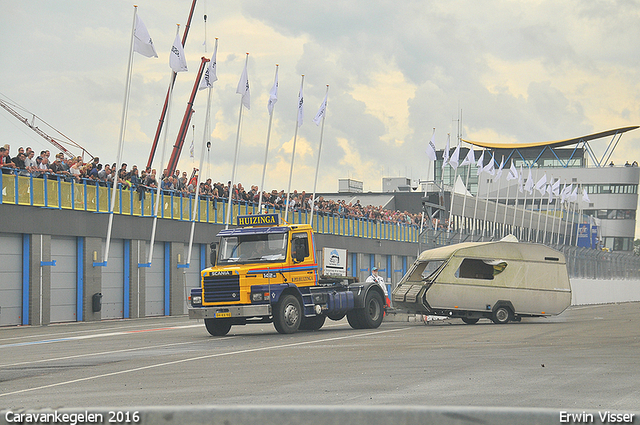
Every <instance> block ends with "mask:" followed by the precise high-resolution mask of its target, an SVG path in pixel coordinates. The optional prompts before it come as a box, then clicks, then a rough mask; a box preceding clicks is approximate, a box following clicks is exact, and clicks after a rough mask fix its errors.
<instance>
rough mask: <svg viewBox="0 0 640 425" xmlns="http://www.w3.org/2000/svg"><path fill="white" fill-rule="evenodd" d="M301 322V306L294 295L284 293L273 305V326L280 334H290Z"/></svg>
mask: <svg viewBox="0 0 640 425" xmlns="http://www.w3.org/2000/svg"><path fill="white" fill-rule="evenodd" d="M300 322H302V308H301V307H300V301H298V299H297V298H296V297H295V295H291V294H288V295H285V296H283V297H282V298H280V301H278V303H277V304H276V306H275V311H274V312H273V326H275V328H276V330H277V331H278V332H279V333H281V334H292V333H294V332H296V331H297V330H298V328H299V327H300Z"/></svg>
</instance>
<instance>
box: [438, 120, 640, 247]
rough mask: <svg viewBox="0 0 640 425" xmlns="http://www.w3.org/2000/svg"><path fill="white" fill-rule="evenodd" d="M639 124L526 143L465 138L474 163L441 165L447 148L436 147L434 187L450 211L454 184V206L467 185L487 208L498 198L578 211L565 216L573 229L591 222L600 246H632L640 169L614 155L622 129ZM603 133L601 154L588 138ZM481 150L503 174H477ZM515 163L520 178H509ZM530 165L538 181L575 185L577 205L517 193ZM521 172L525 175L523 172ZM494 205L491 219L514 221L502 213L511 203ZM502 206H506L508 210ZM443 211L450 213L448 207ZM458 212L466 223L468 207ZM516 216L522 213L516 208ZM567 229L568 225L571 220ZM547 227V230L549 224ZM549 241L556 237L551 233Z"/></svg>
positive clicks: (553, 211) (531, 207) (557, 211)
mask: <svg viewBox="0 0 640 425" xmlns="http://www.w3.org/2000/svg"><path fill="white" fill-rule="evenodd" d="M637 128H638V127H637V126H635V127H625V128H618V129H614V130H609V131H605V132H601V133H596V134H591V135H587V136H583V137H579V138H575V139H568V140H560V141H553V142H540V143H527V144H499V143H486V142H476V141H469V140H463V142H465V143H467V144H470V145H472V146H473V149H474V158H475V162H474V163H473V164H469V165H465V166H459V167H457V169H454V168H453V167H452V166H450V165H447V166H445V167H443V166H442V164H443V161H444V159H443V154H444V151H443V150H441V151H438V152H437V159H436V161H435V167H434V168H435V169H434V182H435V186H436V187H438V186H439V187H440V189H441V191H442V192H444V193H445V194H446V196H444V198H445V202H444V206H445V208H446V209H447V210H448V208H449V205H451V204H450V199H451V193H452V189H453V187H454V186H455V187H456V190H455V193H454V195H453V196H454V198H457V202H454V203H453V204H454V205H457V204H459V203H460V199H461V198H463V197H464V195H463V193H464V192H465V190H464V189H465V188H466V190H467V191H468V192H467V196H469V197H476V196H477V197H478V199H486V200H488V201H489V202H488V203H481V205H482V207H485V208H489V205H490V204H491V203H492V202H491V201H492V200H493V204H494V205H495V201H496V200H497V202H498V203H499V204H503V205H508V206H512V208H511V210H512V211H513V210H515V211H517V210H518V209H519V210H522V209H523V208H524V209H526V210H527V211H537V212H539V213H540V214H543V215H542V217H545V216H546V215H552V216H553V217H556V216H558V215H560V216H561V217H562V216H565V217H566V216H567V214H569V215H570V214H574V213H578V215H579V219H576V220H575V221H574V220H573V219H569V218H566V220H567V223H566V224H569V223H570V224H571V228H574V223H575V222H576V221H577V222H580V223H589V224H590V225H592V226H593V227H594V229H597V236H596V238H597V241H598V247H603V248H607V249H608V250H611V251H632V250H633V241H634V238H635V227H636V211H637V205H638V183H639V182H640V168H639V167H638V164H637V162H636V161H630V162H627V163H626V164H614V163H613V162H611V160H610V159H611V154H612V153H613V151H614V149H615V148H616V146H617V145H618V143H619V141H620V138H621V137H622V134H623V133H625V132H627V131H630V130H635V129H637ZM603 138H610V142H609V145H608V146H607V149H606V150H605V152H604V154H602V155H601V156H600V157H598V156H596V154H595V152H594V150H593V149H592V148H591V146H590V145H589V142H591V141H593V140H597V139H603ZM468 152H469V148H461V149H460V154H459V163H462V161H463V158H465V157H466V156H467V154H468ZM483 153H484V161H483V162H482V166H483V168H485V169H486V168H487V167H488V166H489V164H490V162H491V161H492V160H493V161H494V169H495V170H498V169H499V167H500V164H501V163H502V164H503V173H502V176H501V178H499V179H497V176H496V175H494V176H491V175H490V174H489V173H480V175H478V168H479V164H478V161H479V159H480V157H481V155H482V154H483ZM453 154H454V149H453V148H451V149H450V151H449V157H450V156H451V155H453ZM512 162H513V165H514V167H515V170H517V174H518V176H519V177H520V179H513V178H512V179H510V180H508V179H506V178H505V176H507V175H508V173H509V172H510V171H509V169H510V167H511V164H512ZM521 170H522V171H521ZM529 170H530V171H531V176H532V178H533V182H535V183H537V182H539V181H540V180H541V179H542V177H543V176H545V175H546V180H547V183H553V182H556V181H558V180H559V183H558V185H557V186H559V187H560V188H563V187H565V185H567V186H569V185H571V187H572V188H575V187H578V188H579V201H578V202H576V203H575V205H578V207H574V209H572V208H570V207H569V208H568V211H563V209H567V207H566V203H565V204H564V205H565V206H564V207H563V206H562V205H561V203H560V201H559V196H546V194H545V195H541V194H540V193H537V192H536V191H535V190H533V195H528V199H527V198H526V196H525V195H524V194H523V193H522V192H519V190H518V186H519V185H524V184H525V183H526V181H527V178H528V175H529ZM520 173H522V175H523V176H520ZM512 176H513V175H512ZM456 182H457V184H456ZM547 187H548V185H547ZM428 189H429V190H428V192H431V194H432V195H433V193H434V192H435V191H437V189H435V187H434V185H430V186H429V188H428ZM434 189H435V190H434ZM582 189H584V190H585V192H586V193H587V196H586V198H583V196H582ZM583 199H584V200H583ZM587 199H588V201H587ZM495 209H497V213H496V214H495V216H492V213H490V214H489V217H490V219H491V220H493V219H494V217H496V222H497V223H501V222H503V219H504V222H511V218H512V217H513V215H512V216H511V217H504V214H509V212H508V211H509V208H508V207H506V208H502V209H501V208H500V205H498V206H496V208H495ZM574 210H575V211H574ZM493 211H494V210H492V212H493ZM502 211H505V212H504V214H503V213H502ZM482 212H483V210H482V209H481V211H480V213H479V214H475V217H474V218H475V219H476V220H478V219H479V218H478V217H480V218H482V217H484V216H486V215H483V214H482ZM443 214H446V211H445V212H444V213H443ZM512 214H513V213H512ZM454 215H457V226H458V227H462V228H465V227H466V226H468V224H465V223H466V221H465V220H469V219H470V218H471V217H470V215H471V214H470V212H469V209H468V206H467V208H465V210H464V212H463V211H462V210H461V209H459V210H456V207H455V206H454ZM515 215H516V217H518V213H517V212H516V213H515ZM545 218H546V217H545ZM471 219H472V218H471ZM513 222H514V223H515V222H516V220H515V219H514V220H513ZM461 223H462V224H461ZM567 228H569V226H568V225H567ZM545 231H548V230H546V229H545ZM563 236H565V235H563ZM566 239H567V241H566V242H565V244H568V243H569V241H570V240H572V241H571V243H572V244H573V245H575V244H576V239H577V238H575V239H574V238H566ZM551 240H553V236H552V237H551ZM558 240H560V237H558Z"/></svg>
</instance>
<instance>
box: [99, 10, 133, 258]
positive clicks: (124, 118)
mask: <svg viewBox="0 0 640 425" xmlns="http://www.w3.org/2000/svg"><path fill="white" fill-rule="evenodd" d="M137 13H138V6H133V23H132V24H131V41H130V42H129V63H128V64H127V80H126V82H125V88H124V102H123V104H122V118H121V120H120V136H119V138H118V155H117V159H116V163H117V164H120V161H121V160H122V149H123V146H124V131H125V127H126V125H127V109H128V107H129V93H130V90H131V69H132V67H133V38H134V36H135V31H136V14H137ZM111 191H112V192H111V204H110V205H109V224H108V225H107V240H106V243H105V247H104V256H103V258H102V261H103V263H102V264H101V265H103V266H105V267H106V266H107V260H108V259H109V247H110V246H111V231H112V230H113V209H114V207H115V203H116V192H117V191H118V179H117V171H116V179H115V180H114V182H113V187H112V188H111Z"/></svg>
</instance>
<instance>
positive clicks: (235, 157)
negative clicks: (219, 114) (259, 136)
mask: <svg viewBox="0 0 640 425" xmlns="http://www.w3.org/2000/svg"><path fill="white" fill-rule="evenodd" d="M248 63H249V53H247V56H246V58H245V61H244V68H245V69H247V64H248ZM243 72H244V71H243ZM247 84H249V82H248V80H247ZM243 99H244V95H242V97H241V98H240V112H238V131H237V132H236V151H235V153H234V155H233V167H232V169H231V180H229V199H228V200H227V206H228V207H227V217H226V219H225V221H224V228H225V230H226V229H228V228H229V224H230V223H231V210H232V209H233V181H234V180H235V178H236V165H237V163H238V151H239V150H240V124H241V123H242V105H243V103H242V102H243Z"/></svg>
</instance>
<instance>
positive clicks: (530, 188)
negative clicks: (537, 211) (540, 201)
mask: <svg viewBox="0 0 640 425" xmlns="http://www.w3.org/2000/svg"><path fill="white" fill-rule="evenodd" d="M524 190H526V191H527V193H528V194H529V195H531V193H533V176H532V175H531V168H529V176H528V177H527V182H526V183H525V185H524Z"/></svg>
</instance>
